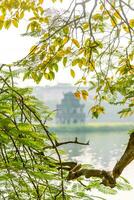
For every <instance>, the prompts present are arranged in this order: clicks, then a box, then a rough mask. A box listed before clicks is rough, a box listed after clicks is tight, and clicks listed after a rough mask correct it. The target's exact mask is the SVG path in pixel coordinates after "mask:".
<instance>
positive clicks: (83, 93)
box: [81, 90, 88, 100]
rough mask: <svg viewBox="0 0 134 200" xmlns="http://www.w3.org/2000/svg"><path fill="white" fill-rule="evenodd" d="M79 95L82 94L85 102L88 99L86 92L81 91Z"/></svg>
mask: <svg viewBox="0 0 134 200" xmlns="http://www.w3.org/2000/svg"><path fill="white" fill-rule="evenodd" d="M81 93H82V97H83V99H84V100H87V98H88V92H87V91H86V90H82V91H81Z"/></svg>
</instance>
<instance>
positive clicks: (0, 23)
mask: <svg viewBox="0 0 134 200" xmlns="http://www.w3.org/2000/svg"><path fill="white" fill-rule="evenodd" d="M3 24H4V21H1V20H0V30H1V29H2V28H3Z"/></svg>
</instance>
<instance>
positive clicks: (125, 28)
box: [122, 24, 129, 33]
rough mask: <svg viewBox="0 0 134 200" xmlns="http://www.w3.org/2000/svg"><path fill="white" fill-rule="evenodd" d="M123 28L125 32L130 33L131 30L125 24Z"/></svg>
mask: <svg viewBox="0 0 134 200" xmlns="http://www.w3.org/2000/svg"><path fill="white" fill-rule="evenodd" d="M122 28H123V29H124V31H125V32H127V33H129V29H128V27H127V26H126V25H125V24H123V25H122Z"/></svg>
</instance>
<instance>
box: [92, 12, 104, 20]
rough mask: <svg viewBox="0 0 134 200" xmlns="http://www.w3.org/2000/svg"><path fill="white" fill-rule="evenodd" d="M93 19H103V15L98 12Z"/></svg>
mask: <svg viewBox="0 0 134 200" xmlns="http://www.w3.org/2000/svg"><path fill="white" fill-rule="evenodd" d="M93 19H94V20H102V15H101V14H99V13H97V14H95V15H93Z"/></svg>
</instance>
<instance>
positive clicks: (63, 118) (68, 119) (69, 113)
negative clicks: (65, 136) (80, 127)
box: [56, 92, 86, 124]
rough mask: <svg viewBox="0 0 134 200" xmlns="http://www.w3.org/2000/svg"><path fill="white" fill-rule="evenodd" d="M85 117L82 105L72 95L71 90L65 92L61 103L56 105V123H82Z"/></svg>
mask: <svg viewBox="0 0 134 200" xmlns="http://www.w3.org/2000/svg"><path fill="white" fill-rule="evenodd" d="M85 117H86V116H85V113H84V105H83V104H81V103H80V101H79V100H77V99H76V98H75V97H74V95H73V93H72V92H68V93H65V94H64V98H63V99H62V100H61V103H60V104H58V105H57V113H56V121H57V123H61V124H72V123H84V122H85Z"/></svg>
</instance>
